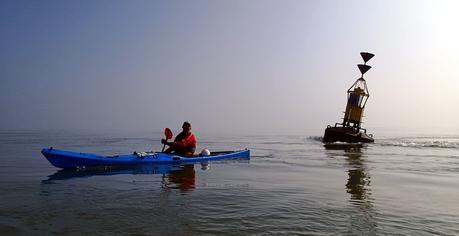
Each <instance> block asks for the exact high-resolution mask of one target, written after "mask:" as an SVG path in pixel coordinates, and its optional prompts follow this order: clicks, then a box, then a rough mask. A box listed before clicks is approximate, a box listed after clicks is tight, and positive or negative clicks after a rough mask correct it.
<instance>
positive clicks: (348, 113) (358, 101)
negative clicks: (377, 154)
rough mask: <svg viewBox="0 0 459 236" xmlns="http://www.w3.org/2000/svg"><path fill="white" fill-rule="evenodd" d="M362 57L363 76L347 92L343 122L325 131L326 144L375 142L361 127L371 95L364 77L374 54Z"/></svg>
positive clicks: (361, 69) (324, 139) (363, 54)
mask: <svg viewBox="0 0 459 236" xmlns="http://www.w3.org/2000/svg"><path fill="white" fill-rule="evenodd" d="M360 55H361V56H362V59H363V61H364V64H358V65H357V66H358V68H359V70H360V73H361V74H362V75H361V76H360V78H358V79H357V80H356V81H355V82H354V84H352V86H351V87H350V88H349V89H348V90H347V104H346V110H345V112H344V117H343V122H342V123H336V124H335V126H333V127H332V126H330V125H329V126H327V128H326V129H325V133H324V137H323V139H322V141H323V142H324V143H331V142H347V143H359V142H362V143H371V142H374V139H373V137H372V135H368V134H367V130H366V129H364V128H362V127H361V124H362V117H363V110H364V109H365V105H366V103H367V100H368V98H369V97H370V93H369V92H368V87H367V83H366V81H365V79H364V78H363V75H364V74H365V73H366V72H367V71H368V70H370V69H371V66H369V65H367V61H369V60H370V59H371V58H372V57H373V56H374V54H371V53H368V52H361V53H360Z"/></svg>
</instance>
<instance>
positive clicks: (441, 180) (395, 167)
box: [0, 131, 459, 235]
mask: <svg viewBox="0 0 459 236" xmlns="http://www.w3.org/2000/svg"><path fill="white" fill-rule="evenodd" d="M160 138H161V134H160V133H143V134H137V133H122V132H98V133H96V132H83V131H80V132H74V131H72V132H70V131H67V132H64V131H59V132H58V131H48V132H44V131H40V132H38V131H30V132H26V131H0V150H1V157H0V194H1V195H0V234H1V235H49V234H59V235H83V234H87V235H113V234H117V235H120V234H128V235H299V234H302V235H459V136H457V135H456V136H454V135H406V136H401V135H397V136H384V137H376V143H375V144H370V145H367V146H363V147H361V148H357V147H333V148H328V149H326V148H325V147H324V146H323V145H322V143H321V142H320V137H319V136H313V135H311V136H310V135H308V134H304V135H259V136H257V135H252V136H236V135H233V136H230V135H199V136H198V138H199V148H198V149H199V150H200V149H202V148H209V149H210V150H211V151H212V150H234V149H243V148H249V149H250V150H251V151H252V157H251V159H250V161H247V160H234V161H228V162H213V163H211V164H210V165H209V166H202V165H201V164H196V165H194V166H193V165H192V166H181V167H175V170H174V171H172V172H168V170H169V169H168V168H167V167H164V171H157V172H153V171H148V168H146V169H133V170H129V169H127V170H111V171H103V170H101V171H60V170H59V169H58V168H55V167H53V166H52V165H51V164H50V163H48V161H47V160H46V159H45V158H44V157H43V156H42V155H41V153H40V150H41V148H43V147H49V146H53V147H55V148H59V149H68V150H74V151H81V152H93V153H99V154H107V155H115V154H121V153H131V152H133V151H148V150H152V149H153V150H156V151H157V150H160V149H161V145H160V143H159V140H160Z"/></svg>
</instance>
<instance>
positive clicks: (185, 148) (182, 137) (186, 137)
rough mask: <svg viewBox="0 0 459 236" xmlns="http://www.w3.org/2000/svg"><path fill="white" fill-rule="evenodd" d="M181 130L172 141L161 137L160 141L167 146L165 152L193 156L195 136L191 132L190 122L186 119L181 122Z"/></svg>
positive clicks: (195, 142)
mask: <svg viewBox="0 0 459 236" xmlns="http://www.w3.org/2000/svg"><path fill="white" fill-rule="evenodd" d="M182 129H183V131H182V132H180V134H178V135H177V137H175V140H174V142H167V140H165V139H162V140H161V143H162V144H166V145H168V146H169V148H168V149H166V151H164V152H165V153H174V154H177V155H180V156H193V155H194V152H195V151H196V144H197V141H196V137H195V136H194V134H193V133H192V132H191V124H190V122H188V121H185V122H183V125H182Z"/></svg>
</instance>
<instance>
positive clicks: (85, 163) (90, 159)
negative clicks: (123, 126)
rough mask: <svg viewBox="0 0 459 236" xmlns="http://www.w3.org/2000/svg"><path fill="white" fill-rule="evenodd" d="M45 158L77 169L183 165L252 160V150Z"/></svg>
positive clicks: (50, 154) (55, 152)
mask: <svg viewBox="0 0 459 236" xmlns="http://www.w3.org/2000/svg"><path fill="white" fill-rule="evenodd" d="M41 153H42V154H43V156H45V157H46V159H47V160H48V161H49V162H50V163H51V164H52V165H53V166H55V167H59V168H63V169H77V168H87V167H96V166H129V165H142V164H182V163H199V162H206V161H218V160H227V159H237V158H250V150H248V149H245V150H238V151H226V152H214V153H212V154H211V155H210V156H195V157H183V156H177V155H174V154H169V153H163V152H147V153H133V154H126V155H117V156H103V155H97V154H92V153H81V152H72V151H65V150H59V149H53V148H43V149H42V150H41Z"/></svg>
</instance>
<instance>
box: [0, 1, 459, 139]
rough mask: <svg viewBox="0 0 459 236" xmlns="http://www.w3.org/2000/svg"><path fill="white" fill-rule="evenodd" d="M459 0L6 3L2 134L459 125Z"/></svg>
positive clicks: (1, 22) (1, 39)
mask: <svg viewBox="0 0 459 236" xmlns="http://www.w3.org/2000/svg"><path fill="white" fill-rule="evenodd" d="M457 12H459V1H438V0H435V1H434V0H432V1H418V0H413V1H402V0H396V1H388V0H384V1H382V0H381V1H376V0H375V1H341V0H337V1H285V0H278V1H267V0H263V1H256V0H251V1H236V0H227V1H223V0H222V1H213V0H209V1H198V0H192V1H189V0H184V1H153V0H152V1H114V0H110V1H102V0H98V1H92V0H91V1H83V0H81V1H17V0H12V1H5V0H2V1H1V2H0V129H135V130H161V129H162V128H163V127H171V128H174V129H178V128H179V127H180V125H181V123H182V121H184V120H190V121H191V122H192V123H193V125H194V129H195V130H199V131H201V132H259V131H268V132H269V131H271V130H272V131H283V130H285V131H289V130H297V131H300V132H301V131H303V130H305V131H306V130H323V129H324V128H325V127H326V125H327V124H334V123H335V122H338V121H340V120H341V118H342V116H343V111H344V108H345V103H346V90H347V89H348V88H349V87H350V86H351V85H352V83H353V82H354V81H355V80H356V79H357V78H358V77H359V75H360V74H359V71H358V68H357V66H356V64H358V63H361V62H362V59H361V58H360V55H359V52H361V51H368V52H372V53H374V54H375V55H376V56H375V57H374V58H373V59H372V60H370V62H369V63H368V64H369V65H371V66H373V68H372V69H371V70H370V71H369V72H368V73H367V74H366V76H365V78H366V80H367V85H368V87H369V91H370V95H371V96H370V98H369V100H368V103H367V107H366V110H365V114H364V115H365V118H364V122H365V123H364V124H363V126H364V127H367V128H371V127H374V128H377V127H396V128H400V127H411V128H417V129H423V128H425V127H443V128H448V127H451V128H458V127H459V27H458V25H459V14H457Z"/></svg>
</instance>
